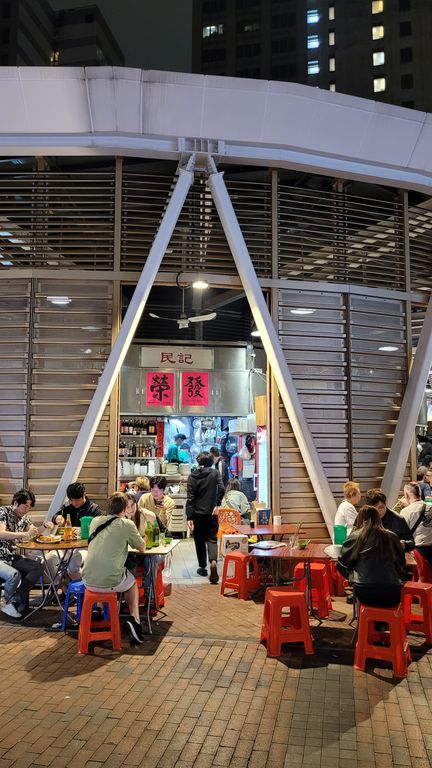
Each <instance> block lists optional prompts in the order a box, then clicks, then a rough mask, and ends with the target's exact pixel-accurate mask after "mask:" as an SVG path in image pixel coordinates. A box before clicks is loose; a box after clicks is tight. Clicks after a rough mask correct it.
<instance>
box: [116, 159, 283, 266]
mask: <svg viewBox="0 0 432 768" xmlns="http://www.w3.org/2000/svg"><path fill="white" fill-rule="evenodd" d="M172 183H173V180H172V179H171V178H162V177H160V178H159V177H151V178H149V177H143V176H141V175H139V174H124V176H123V208H122V254H121V265H122V268H123V269H128V270H130V269H142V267H143V265H144V262H145V260H146V258H147V255H148V252H149V250H150V248H151V245H152V242H153V238H154V235H155V234H156V231H157V227H158V226H159V224H160V221H161V218H162V215H163V213H164V211H165V208H166V205H167V202H168V199H169V195H170V191H171V189H172ZM227 187H228V191H229V194H230V196H231V199H232V203H233V206H234V209H235V211H236V214H237V217H238V220H239V223H240V226H241V229H242V232H243V235H244V237H245V240H246V243H247V246H248V248H249V252H250V255H251V258H252V261H253V263H254V266H255V269H256V270H257V273H258V275H260V276H268V275H269V274H271V251H272V249H271V188H270V185H269V184H265V183H255V182H254V183H250V184H248V183H244V182H242V183H240V182H229V181H228V182H227ZM197 269H203V270H204V269H205V270H207V271H208V272H214V273H221V274H237V270H236V267H235V263H234V260H233V257H232V254H231V251H230V249H229V246H228V243H227V240H226V237H225V234H224V231H223V229H222V225H221V223H220V220H219V216H218V213H217V211H216V208H215V206H214V203H213V199H212V196H211V193H210V190H209V189H208V187H207V184H206V180H205V178H204V177H200V176H196V178H195V180H194V184H193V185H192V187H191V189H190V191H189V194H188V196H187V198H186V201H185V204H184V207H183V210H182V211H181V213H180V216H179V220H178V222H177V225H176V227H175V230H174V232H173V235H172V237H171V241H170V243H169V246H168V249H167V252H166V254H165V256H164V259H163V262H162V265H161V270H162V271H167V272H180V271H191V270H197Z"/></svg>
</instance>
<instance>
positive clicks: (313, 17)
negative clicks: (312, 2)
mask: <svg viewBox="0 0 432 768" xmlns="http://www.w3.org/2000/svg"><path fill="white" fill-rule="evenodd" d="M319 18H320V17H319V12H318V9H317V8H313V9H312V10H310V11H308V12H307V23H308V24H317V23H318V21H319Z"/></svg>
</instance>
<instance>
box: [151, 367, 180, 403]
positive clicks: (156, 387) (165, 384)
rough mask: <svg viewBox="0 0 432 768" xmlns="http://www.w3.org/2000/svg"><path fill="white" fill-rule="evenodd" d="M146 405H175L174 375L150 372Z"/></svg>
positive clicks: (166, 372)
mask: <svg viewBox="0 0 432 768" xmlns="http://www.w3.org/2000/svg"><path fill="white" fill-rule="evenodd" d="M146 405H174V373H171V371H148V373H147V385H146Z"/></svg>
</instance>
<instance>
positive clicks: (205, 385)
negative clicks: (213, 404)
mask: <svg viewBox="0 0 432 768" xmlns="http://www.w3.org/2000/svg"><path fill="white" fill-rule="evenodd" d="M181 377H182V398H181V400H182V406H183V405H208V404H209V375H208V373H207V371H183V372H182V375H181Z"/></svg>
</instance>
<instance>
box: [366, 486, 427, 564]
mask: <svg viewBox="0 0 432 768" xmlns="http://www.w3.org/2000/svg"><path fill="white" fill-rule="evenodd" d="M364 498H365V503H366V504H367V505H369V506H370V507H375V509H376V510H377V512H378V514H379V516H380V518H381V523H382V525H383V526H384V528H386V530H387V531H393V533H395V534H396V536H397V537H398V539H399V541H400V543H401V544H402V547H403V549H404V550H405V552H412V550H413V549H414V547H415V544H414V538H413V536H412V533H411V531H410V529H409V527H408V523H407V521H406V520H404V518H403V517H401V516H400V515H398V514H397V512H393V511H392V510H391V509H389V508H388V506H387V496H386V495H385V493H384V491H383V490H382V488H371V489H370V490H369V491H366V493H365V497H364Z"/></svg>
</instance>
